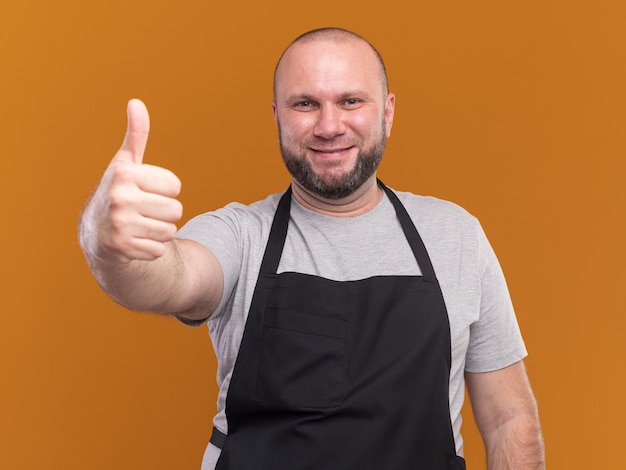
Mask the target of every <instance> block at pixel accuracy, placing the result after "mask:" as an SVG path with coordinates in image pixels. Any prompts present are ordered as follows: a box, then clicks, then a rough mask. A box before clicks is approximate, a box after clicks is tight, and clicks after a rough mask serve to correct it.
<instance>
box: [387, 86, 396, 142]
mask: <svg viewBox="0 0 626 470" xmlns="http://www.w3.org/2000/svg"><path fill="white" fill-rule="evenodd" d="M395 109H396V95H394V94H393V93H389V94H388V95H387V100H386V101H385V126H386V132H387V137H389V136H391V127H392V126H393V116H394V113H395Z"/></svg>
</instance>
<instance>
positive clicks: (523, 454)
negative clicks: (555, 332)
mask: <svg viewBox="0 0 626 470" xmlns="http://www.w3.org/2000/svg"><path fill="white" fill-rule="evenodd" d="M465 379H466V383H467V389H468V392H469V396H470V400H471V402H472V409H473V410H474V417H475V419H476V424H477V425H478V429H479V431H480V433H481V435H482V438H483V441H484V443H485V448H486V451H487V468H488V469H489V470H544V469H545V468H546V464H545V453H544V444H543V436H542V432H541V425H540V423H539V414H538V411H537V402H536V401H535V397H534V395H533V392H532V390H531V388H530V383H529V381H528V377H527V375H526V370H525V368H524V363H523V362H522V361H519V362H517V363H515V364H513V365H511V366H508V367H505V368H504V369H500V370H496V371H493V372H482V373H470V372H467V373H466V374H465Z"/></svg>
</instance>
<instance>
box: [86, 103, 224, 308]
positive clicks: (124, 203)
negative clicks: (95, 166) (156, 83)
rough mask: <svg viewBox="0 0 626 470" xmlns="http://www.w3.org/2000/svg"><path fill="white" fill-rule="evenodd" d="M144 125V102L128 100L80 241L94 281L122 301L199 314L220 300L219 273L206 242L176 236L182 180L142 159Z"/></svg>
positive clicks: (146, 119)
mask: <svg viewBox="0 0 626 470" xmlns="http://www.w3.org/2000/svg"><path fill="white" fill-rule="evenodd" d="M149 127H150V124H149V116H148V111H147V109H146V107H145V106H144V104H143V103H142V102H140V101H138V100H132V101H130V102H129V104H128V129H127V132H126V138H125V139H124V143H123V144H122V147H121V148H120V150H119V151H118V152H117V154H116V155H115V157H114V158H113V160H112V161H111V163H110V164H109V166H108V168H107V170H106V171H105V173H104V176H103V177H102V180H101V181H100V184H99V185H98V187H97V188H96V190H95V192H94V194H93V195H92V197H91V198H90V199H89V201H88V202H87V204H86V205H85V208H84V210H83V212H82V214H81V217H80V224H79V241H80V244H81V247H82V249H83V252H84V254H85V257H86V259H87V262H88V264H89V267H90V268H91V270H92V272H93V274H94V276H95V277H96V280H97V281H98V283H99V284H100V286H101V287H102V288H103V289H104V290H105V292H107V294H109V295H110V296H111V297H112V298H113V299H114V300H115V301H117V302H118V303H120V304H121V305H124V306H125V307H127V308H130V309H133V310H140V311H150V312H158V313H168V314H177V315H179V316H182V317H184V318H188V319H191V320H194V319H203V318H206V317H207V316H209V315H210V314H211V313H212V312H213V310H214V309H215V308H216V307H217V305H218V303H219V300H220V298H221V295H222V289H223V275H222V271H221V268H220V265H219V263H218V261H217V259H216V258H215V256H214V255H213V254H212V253H211V252H210V251H209V250H208V249H207V248H205V247H204V246H202V245H200V244H199V243H196V242H193V241H191V240H182V239H176V238H175V235H176V222H177V221H178V220H179V219H180V218H181V216H182V205H181V204H180V202H179V201H178V200H177V199H176V197H177V196H178V194H179V192H180V186H181V184H180V180H179V179H178V178H177V177H176V176H175V175H174V174H173V173H172V172H170V171H169V170H166V169H164V168H159V167H155V166H152V165H146V164H144V163H143V153H144V151H145V147H146V144H147V140H148V133H149Z"/></svg>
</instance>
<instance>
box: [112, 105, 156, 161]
mask: <svg viewBox="0 0 626 470" xmlns="http://www.w3.org/2000/svg"><path fill="white" fill-rule="evenodd" d="M126 113H127V116H128V127H127V128H126V136H125V137H124V142H123V143H122V147H121V148H120V150H119V152H118V153H117V155H116V158H117V159H118V160H125V161H129V162H133V163H142V162H143V154H144V152H145V150H146V145H147V144H148V134H149V133H150V115H149V114H148V108H146V105H145V104H143V102H142V101H140V100H138V99H132V100H130V101H129V102H128V106H127V108H126Z"/></svg>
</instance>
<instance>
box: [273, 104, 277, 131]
mask: <svg viewBox="0 0 626 470" xmlns="http://www.w3.org/2000/svg"><path fill="white" fill-rule="evenodd" d="M272 116H274V122H275V123H276V127H278V111H277V109H276V100H273V101H272Z"/></svg>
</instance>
